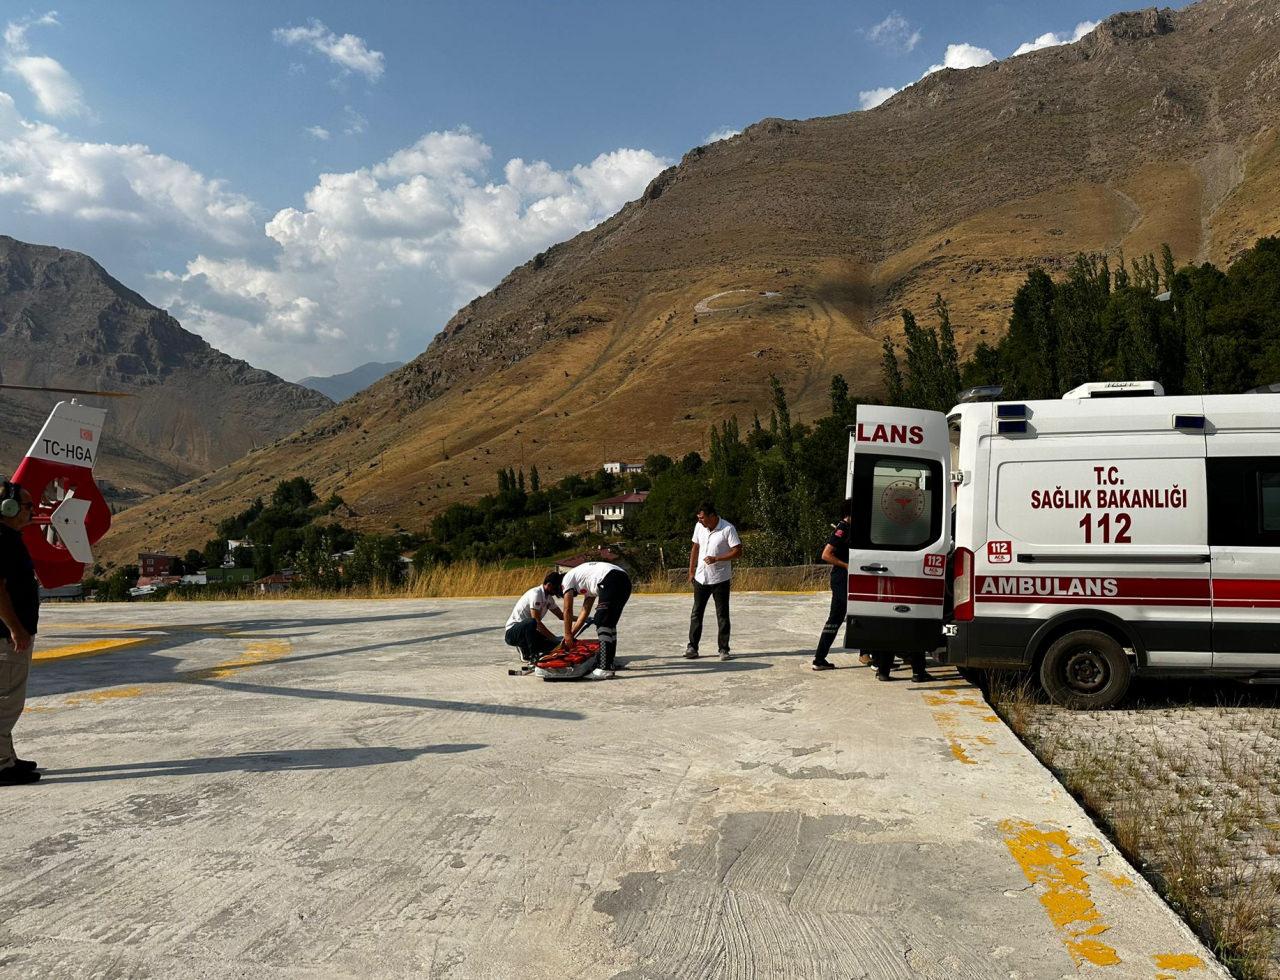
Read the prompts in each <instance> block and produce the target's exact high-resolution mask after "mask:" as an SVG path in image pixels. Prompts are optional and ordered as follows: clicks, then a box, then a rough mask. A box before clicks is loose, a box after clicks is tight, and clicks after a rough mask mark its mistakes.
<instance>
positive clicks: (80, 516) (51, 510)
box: [11, 400, 111, 589]
mask: <svg viewBox="0 0 1280 980" xmlns="http://www.w3.org/2000/svg"><path fill="white" fill-rule="evenodd" d="M106 417H107V410H106V409H105V408H93V407H91V406H89V405H81V404H80V403H79V402H77V401H75V400H72V401H69V402H58V404H57V405H55V406H54V408H53V411H52V412H51V413H50V414H49V418H48V420H47V421H46V422H45V424H44V428H42V429H41V430H40V434H39V435H38V436H36V441H35V442H33V443H32V444H31V448H30V449H29V450H27V455H26V456H25V457H24V458H23V460H22V462H21V463H20V464H19V465H18V469H17V470H16V471H15V472H14V474H13V476H12V477H11V479H12V480H13V482H14V483H18V484H20V485H21V486H22V488H23V489H24V490H26V491H27V492H28V493H29V494H31V497H32V499H33V500H34V501H35V510H34V512H33V514H32V518H31V523H30V524H29V525H27V527H26V528H25V529H24V531H23V540H24V542H25V543H26V546H27V550H28V551H29V552H30V553H31V560H32V561H33V562H34V564H35V567H36V577H37V578H39V579H40V584H41V585H43V586H44V587H45V588H46V589H53V588H57V587H59V586H62V585H74V584H76V583H78V582H79V581H80V580H81V579H82V578H83V577H84V573H85V569H86V567H88V566H90V565H92V564H93V546H94V545H95V544H97V543H98V541H99V540H100V539H101V538H102V536H103V535H104V534H106V533H107V529H108V528H110V527H111V508H110V507H109V506H107V502H106V500H105V499H103V496H102V491H100V490H99V489H98V484H97V482H96V481H95V480H94V478H93V464H94V463H95V461H96V460H97V458H98V450H99V446H100V443H101V439H102V424H103V422H104V421H105V420H106Z"/></svg>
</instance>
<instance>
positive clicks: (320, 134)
mask: <svg viewBox="0 0 1280 980" xmlns="http://www.w3.org/2000/svg"><path fill="white" fill-rule="evenodd" d="M307 135H308V136H310V137H311V138H312V139H317V140H327V139H328V138H329V137H330V136H331V135H333V134H332V133H330V132H329V131H328V130H327V129H325V128H324V127H323V126H308V127H307Z"/></svg>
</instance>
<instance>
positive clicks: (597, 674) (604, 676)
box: [587, 667, 613, 681]
mask: <svg viewBox="0 0 1280 980" xmlns="http://www.w3.org/2000/svg"><path fill="white" fill-rule="evenodd" d="M587 680H589V681H611V680H613V671H611V670H605V669H604V668H603V667H597V668H596V669H595V670H593V671H592V672H591V673H589V674H588V675H587Z"/></svg>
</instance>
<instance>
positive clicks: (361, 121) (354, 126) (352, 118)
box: [342, 105, 369, 136]
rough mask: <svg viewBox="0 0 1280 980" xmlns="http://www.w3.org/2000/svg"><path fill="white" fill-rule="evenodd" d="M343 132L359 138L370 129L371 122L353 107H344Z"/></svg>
mask: <svg viewBox="0 0 1280 980" xmlns="http://www.w3.org/2000/svg"><path fill="white" fill-rule="evenodd" d="M342 119H343V123H342V132H343V133H344V134H346V135H347V136H359V135H360V134H361V133H363V132H364V131H365V130H366V129H368V128H369V120H368V119H366V118H365V117H364V116H362V115H361V114H360V113H358V112H357V111H356V110H355V109H353V108H352V107H351V106H349V105H348V106H343V107H342Z"/></svg>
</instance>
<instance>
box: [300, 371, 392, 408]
mask: <svg viewBox="0 0 1280 980" xmlns="http://www.w3.org/2000/svg"><path fill="white" fill-rule="evenodd" d="M403 366H404V361H384V362H379V361H370V362H369V363H368V364H361V365H360V366H359V367H358V368H352V369H351V370H350V371H347V372H346V373H345V374H331V375H329V376H328V377H327V378H303V379H302V380H301V381H299V382H298V384H300V385H302V387H304V388H310V389H311V390H312V391H318V392H320V394H322V395H327V396H328V397H330V398H332V399H333V400H334V401H335V402H344V401H346V400H347V399H348V398H350V397H351V396H352V395H354V394H355V393H356V392H358V391H364V389H365V388H368V387H369V385H371V384H373V383H374V382H375V381H377V380H378V379H379V378H382V377H383V376H385V375H388V374H390V373H391V372H392V371H394V370H395V369H396V368H398V367H403Z"/></svg>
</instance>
